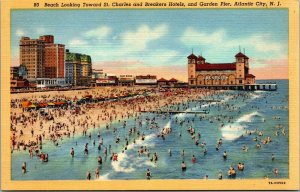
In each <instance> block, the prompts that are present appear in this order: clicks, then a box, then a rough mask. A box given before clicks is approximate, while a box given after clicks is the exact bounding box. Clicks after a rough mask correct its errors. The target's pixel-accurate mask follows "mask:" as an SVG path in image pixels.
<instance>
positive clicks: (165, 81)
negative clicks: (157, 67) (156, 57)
mask: <svg viewBox="0 0 300 192" xmlns="http://www.w3.org/2000/svg"><path fill="white" fill-rule="evenodd" d="M168 83H169V81H168V80H166V79H164V78H160V79H159V80H157V85H158V86H165V85H168Z"/></svg>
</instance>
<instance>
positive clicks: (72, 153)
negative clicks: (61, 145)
mask: <svg viewBox="0 0 300 192" xmlns="http://www.w3.org/2000/svg"><path fill="white" fill-rule="evenodd" d="M74 154H75V152H74V148H73V147H72V149H71V151H70V155H71V156H72V158H73V157H74Z"/></svg>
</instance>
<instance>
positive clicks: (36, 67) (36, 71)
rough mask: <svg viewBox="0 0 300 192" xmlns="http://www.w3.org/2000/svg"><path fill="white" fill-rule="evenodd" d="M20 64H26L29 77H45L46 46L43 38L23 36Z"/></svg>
mask: <svg viewBox="0 0 300 192" xmlns="http://www.w3.org/2000/svg"><path fill="white" fill-rule="evenodd" d="M19 46H20V64H23V65H25V66H26V68H27V70H28V79H35V78H42V77H44V71H45V70H44V47H45V42H44V41H43V40H41V39H30V38H29V37H22V38H21V40H20V44H19Z"/></svg>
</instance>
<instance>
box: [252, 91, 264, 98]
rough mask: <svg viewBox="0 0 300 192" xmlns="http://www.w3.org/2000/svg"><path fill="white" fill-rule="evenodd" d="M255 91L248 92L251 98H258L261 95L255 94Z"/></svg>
mask: <svg viewBox="0 0 300 192" xmlns="http://www.w3.org/2000/svg"><path fill="white" fill-rule="evenodd" d="M255 93H259V92H255ZM255 93H250V95H251V99H257V98H260V97H261V95H259V94H255Z"/></svg>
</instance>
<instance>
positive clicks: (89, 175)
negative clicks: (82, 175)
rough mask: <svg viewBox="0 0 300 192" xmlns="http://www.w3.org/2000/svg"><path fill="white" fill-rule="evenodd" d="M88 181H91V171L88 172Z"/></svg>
mask: <svg viewBox="0 0 300 192" xmlns="http://www.w3.org/2000/svg"><path fill="white" fill-rule="evenodd" d="M86 179H87V180H91V173H90V172H89V171H88V172H86Z"/></svg>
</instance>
